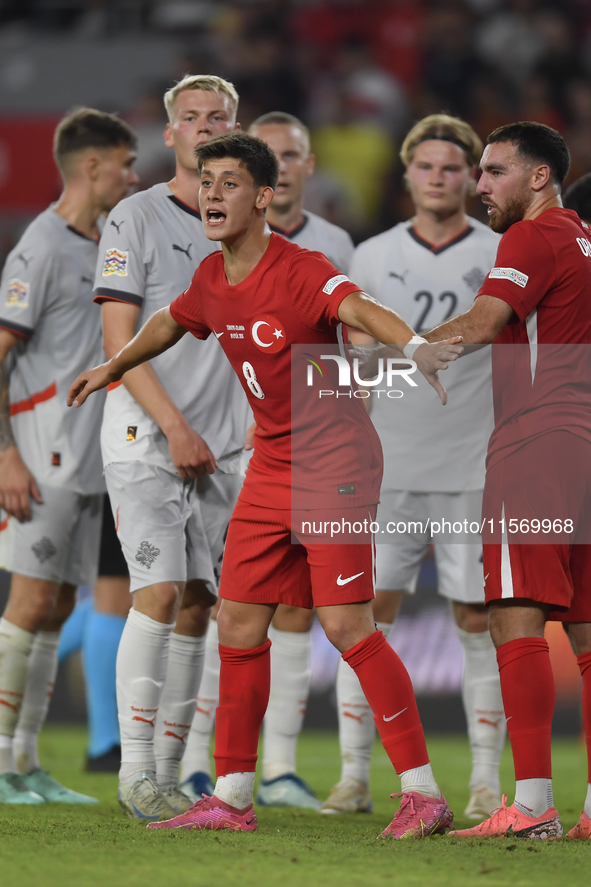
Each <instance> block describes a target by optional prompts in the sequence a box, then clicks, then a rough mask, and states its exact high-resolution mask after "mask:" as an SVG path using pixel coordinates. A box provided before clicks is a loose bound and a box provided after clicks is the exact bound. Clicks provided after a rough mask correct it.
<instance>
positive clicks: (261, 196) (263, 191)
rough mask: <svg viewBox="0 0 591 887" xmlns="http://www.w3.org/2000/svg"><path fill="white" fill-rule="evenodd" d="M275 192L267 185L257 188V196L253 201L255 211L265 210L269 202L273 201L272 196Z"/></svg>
mask: <svg viewBox="0 0 591 887" xmlns="http://www.w3.org/2000/svg"><path fill="white" fill-rule="evenodd" d="M274 194H275V192H274V191H273V189H272V188H271V187H270V186H269V185H263V187H262V188H259V190H258V194H257V196H256V200H255V206H256V208H257V209H267V207H268V206H269V204H270V203H271V201H272V200H273V195H274Z"/></svg>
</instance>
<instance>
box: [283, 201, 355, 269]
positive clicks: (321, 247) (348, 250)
mask: <svg viewBox="0 0 591 887" xmlns="http://www.w3.org/2000/svg"><path fill="white" fill-rule="evenodd" d="M269 227H270V228H271V230H272V231H274V232H275V233H276V234H281V236H282V237H285V238H286V239H287V240H291V242H292V243H297V245H298V246H301V247H303V248H304V249H311V250H318V252H321V253H324V255H325V256H326V258H327V259H328V261H329V262H332V264H333V265H334V266H335V268H338V270H339V271H342V272H343V274H348V273H349V266H350V264H351V256H352V255H353V250H354V248H355V247H354V246H353V241H352V240H351V237H350V236H349V234H347V232H346V231H344V230H343V228H339V227H338V226H337V225H333V224H332V222H327V221H326V219H323V218H322V216H317V215H315V214H314V213H310V212H308V211H307V210H304V221H303V222H302V223H301V224H300V225H298V226H297V228H292V230H291V231H284V230H283V228H277V227H274V226H273V225H269Z"/></svg>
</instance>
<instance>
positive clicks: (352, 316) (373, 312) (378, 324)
mask: <svg viewBox="0 0 591 887" xmlns="http://www.w3.org/2000/svg"><path fill="white" fill-rule="evenodd" d="M339 320H341V321H342V322H343V323H346V324H347V326H350V327H353V328H355V329H358V330H361V332H364V333H367V334H368V335H369V336H373V338H374V339H377V340H378V341H379V342H382V343H383V344H384V345H395V346H396V345H397V346H398V347H399V348H402V347H403V346H404V345H407V344H408V343H409V342H410V340H411V339H412V338H413V337H414V336H415V332H414V330H413V329H412V327H410V326H409V325H408V324H407V323H406V321H404V320H403V319H402V318H401V317H400V316H399V315H398V314H396V312H395V311H392V310H391V309H390V308H386V306H385V305H382V304H380V302H377V301H376V300H375V299H373V298H372V297H371V296H368V295H367V293H363V292H357V293H350V294H349V295H348V296H346V297H345V298H344V299H343V301H342V302H341V304H340V306H339ZM432 341H433V340H432ZM461 341H462V340H461V337H460V336H457V335H456V336H453V337H450V338H447V339H443V340H441V339H440V338H439V337H438V339H437V341H436V342H434V341H433V344H431V345H428V344H426V343H424V344H422V345H419V347H418V348H417V349H416V351H414V354H413V360H414V361H415V362H416V364H417V367H418V368H419V370H420V371H421V373H422V374H423V375H424V377H425V378H426V380H427V381H428V382H429V384H430V385H432V386H433V388H434V389H435V390H436V391H437V393H438V395H439V398H440V400H441V403H442V404H446V403H447V392H446V391H445V388H444V387H443V385H442V384H441V382H440V381H439V375H438V373H439V370H446V369H447V367H448V364H449V363H450V362H451V361H454V360H457V359H458V357H459V356H460V355H461V354H462V352H463V348H462V346H461V345H460V342H461ZM401 353H402V352H401Z"/></svg>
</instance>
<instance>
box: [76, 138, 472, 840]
mask: <svg viewBox="0 0 591 887" xmlns="http://www.w3.org/2000/svg"><path fill="white" fill-rule="evenodd" d="M196 154H197V157H198V168H199V172H200V176H201V190H200V197H199V200H200V207H201V213H202V217H203V221H204V227H205V231H206V233H207V236H208V237H209V238H210V239H212V240H218V241H221V244H222V251H221V252H220V253H214V254H213V255H212V256H210V257H208V258H207V259H206V260H205V261H204V262H202V264H201V265H200V267H199V269H198V270H197V272H196V274H195V276H194V278H193V282H192V283H191V286H190V287H189V288H188V289H187V290H186V291H185V292H184V293H183V294H182V295H181V296H179V297H178V299H176V300H175V301H174V302H173V303H172V305H171V306H170V308H164V309H162V310H161V311H159V312H157V313H156V314H155V315H154V316H153V317H152V318H151V319H150V320H149V321H148V323H147V324H146V325H145V326H144V327H143V328H142V330H140V332H139V333H138V335H137V336H136V337H135V338H134V339H133V340H132V341H131V342H130V343H129V344H128V345H126V347H125V348H123V350H122V351H121V352H120V353H119V354H118V355H116V356H114V357H113V358H112V359H111V360H110V361H108V362H107V363H106V364H103V365H102V366H99V367H96V368H95V369H94V370H90V371H88V372H85V373H82V374H81V375H80V376H79V377H78V379H77V380H76V381H75V382H74V384H73V385H72V387H71V389H70V393H69V397H68V403H69V404H74V405H81V404H82V403H83V402H84V401H85V400H86V398H87V396H88V394H89V393H91V392H92V391H95V390H97V389H98V388H103V387H104V386H105V385H108V384H109V383H112V382H116V381H117V380H118V379H119V378H120V377H121V376H122V375H123V373H125V372H126V371H128V370H129V369H131V368H132V367H134V366H137V365H138V364H140V363H142V362H143V361H145V360H148V359H150V358H151V357H153V356H155V355H157V354H161V353H162V352H164V351H165V350H166V349H168V348H170V347H171V346H173V345H174V344H175V343H176V342H178V341H180V340H181V339H182V338H183V336H184V335H185V333H186V332H187V331H188V330H190V331H191V332H192V333H193V335H195V336H197V337H198V338H207V337H208V336H210V335H211V333H212V332H213V333H214V334H215V335H216V336H217V337H218V340H219V341H220V344H221V345H222V347H223V348H224V351H225V352H226V355H227V357H228V359H229V360H230V362H231V364H232V366H233V367H234V370H235V371H236V374H237V376H238V378H239V379H240V381H241V383H242V385H243V387H244V390H245V392H246V395H247V397H248V399H249V402H250V405H251V407H252V409H253V412H254V416H255V420H256V423H257V431H256V437H255V450H254V456H253V459H252V461H251V464H250V469H249V471H248V474H247V478H246V481H245V484H244V486H243V488H242V492H241V494H240V497H239V500H238V504H237V506H236V509H235V511H234V514H233V516H232V519H231V521H230V527H229V529H228V537H227V544H226V554H225V558H224V563H223V567H222V577H221V586H220V595H221V597H222V606H221V609H220V612H219V616H218V628H219V637H220V658H221V672H220V704H219V707H218V711H217V719H216V750H215V758H216V768H217V782H216V786H215V793H214V796H213V797H212V798H204V799H203V800H201V801H198V802H197V803H196V804H195V805H194V806H193V807H192V808H191V809H190V810H189V811H188V812H187V813H185V814H181V815H180V816H177V817H175V818H174V819H172V820H170V821H169V822H166V823H150V826H149V827H154V828H160V827H165V828H177V827H186V828H219V829H222V828H229V829H234V830H246V831H254V830H255V829H256V827H257V825H256V816H255V814H254V810H253V790H254V776H255V766H256V759H257V745H258V739H259V733H260V728H261V724H262V721H263V716H264V713H265V709H266V706H267V701H268V697H269V682H270V653H269V648H270V642H269V640H268V639H267V629H268V627H269V623H270V621H271V618H272V616H273V613H274V611H275V608H276V606H277V604H278V603H279V602H285V603H289V604H296V605H299V606H304V607H311V606H313V605H315V606H316V607H317V612H318V615H319V619H320V621H321V623H322V625H323V627H324V630H325V631H326V634H327V636H328V638H329V639H330V640H331V641H332V643H333V644H335V646H336V647H337V648H338V649H339V650H340V652H341V653H342V654H343V656H344V657H345V658H346V660H347V661H348V662H349V664H350V665H351V667H352V668H354V669H355V671H356V673H357V675H358V677H359V679H360V681H361V684H362V686H363V689H364V691H365V694H366V696H367V698H368V700H369V702H370V705H371V706H372V709H373V711H374V714H375V717H376V723H377V724H378V729H379V731H380V735H381V737H382V740H383V742H384V746H385V748H386V750H387V752H388V754H389V756H390V759H391V760H392V763H393V765H394V767H395V769H396V771H397V772H398V773H399V774H400V775H401V781H402V797H403V800H402V803H401V806H400V809H399V811H398V812H397V814H396V816H395V817H394V820H393V822H392V823H391V825H390V826H388V828H387V829H386V830H385V832H384V835H386V836H391V837H393V838H402V837H408V836H411V835H416V836H426V835H430V834H433V833H435V832H442V831H445V829H446V828H447V827H448V826H449V825H450V824H451V821H452V815H451V812H450V810H449V807H448V806H447V803H446V801H445V799H444V798H443V797H442V795H441V792H440V790H439V787H438V786H437V783H436V782H435V779H434V777H433V773H432V770H431V765H430V763H429V756H428V753H427V749H426V745H425V740H424V735H423V730H422V726H421V722H420V718H419V714H418V710H417V707H416V701H415V698H414V693H413V690H412V685H411V683H410V679H409V677H408V674H407V672H406V669H405V668H404V666H403V664H402V662H401V661H400V659H399V658H398V656H397V655H396V653H395V652H394V650H392V648H391V647H390V646H389V645H388V644H387V642H386V639H385V638H384V636H383V634H382V633H381V632H380V631H376V630H375V626H374V623H373V616H372V612H371V600H372V598H373V596H374V582H373V545H372V544H371V529H368V526H369V528H371V525H372V522H373V521H374V519H375V506H376V503H377V501H378V496H379V483H380V478H381V449H380V445H379V440H378V438H377V435H376V434H375V432H374V431H373V427H372V426H371V422H370V420H369V418H368V416H367V412H366V411H365V409H364V408H363V405H362V404H361V403H359V401H358V399H357V398H355V397H353V396H351V395H352V393H353V392H352V390H351V389H349V391H348V397H344V398H343V399H342V401H340V400H339V402H338V409H336V410H334V409H333V410H327V409H326V407H325V404H324V402H323V401H322V400H320V399H316V401H313V400H311V401H310V404H308V406H309V408H310V410H312V411H313V412H312V413H308V414H307V418H305V419H304V420H303V422H302V423H301V424H302V425H303V426H304V433H305V432H308V433H309V442H310V447H311V449H310V450H309V451H308V452H307V453H306V454H305V455H306V459H305V462H306V465H307V466H311V469H310V473H309V474H306V472H304V473H303V475H302V476H301V477H299V482H300V487H301V488H300V487H298V488H297V490H296V487H295V486H294V487H293V490H292V474H293V471H292V467H293V466H292V461H293V453H292V437H293V434H292V431H293V430H294V429H292V370H291V350H292V348H290V347H289V346H292V347H293V346H295V345H298V344H302V345H307V346H308V345H311V346H312V347H313V346H314V345H316V346H321V347H322V348H323V349H324V348H327V349H329V348H330V347H331V346H333V347H334V346H337V345H338V342H339V335H340V334H341V332H340V325H341V323H345V324H347V325H349V326H351V327H355V328H359V329H361V330H363V331H364V332H366V333H369V334H370V335H373V336H375V337H376V338H380V339H382V340H383V339H385V340H386V342H387V343H399V345H400V348H403V349H404V357H405V358H407V359H412V358H413V357H414V358H415V360H416V363H417V365H418V367H419V369H420V370H421V372H423V373H424V374H425V375H426V376H427V378H428V379H429V381H430V382H431V384H432V385H433V386H434V387H435V388H436V390H437V391H438V392H439V394H440V397H441V399H442V401H443V402H444V403H445V400H446V395H445V391H444V389H443V387H442V386H441V383H440V381H439V379H438V375H437V371H438V370H439V369H444V368H445V367H446V366H447V363H448V362H449V361H451V360H455V359H456V358H457V356H458V355H459V354H460V353H461V351H462V348H461V346H460V345H459V344H458V341H459V340H457V339H455V340H454V341H453V342H440V343H437V344H434V345H432V346H429V347H427V346H426V344H425V343H420V344H419V345H418V347H417V348H415V345H416V344H417V343H416V341H415V336H414V335H413V331H412V329H411V328H410V327H409V326H408V325H407V324H406V323H404V321H402V320H401V319H400V318H399V317H398V315H396V314H395V313H394V312H393V311H390V310H389V309H387V308H384V307H383V306H381V305H379V303H377V302H375V301H374V300H373V299H372V298H371V297H369V296H367V295H366V294H364V293H362V292H360V290H359V287H358V286H356V285H355V284H354V283H352V282H351V281H349V280H348V278H347V277H346V276H345V275H343V274H339V273H337V270H336V269H335V268H334V266H333V265H331V264H330V262H328V260H327V259H326V258H325V257H324V256H322V255H321V254H319V253H313V252H308V251H307V250H302V249H301V248H300V247H297V246H295V245H294V244H290V243H289V242H288V241H286V240H285V239H284V238H282V237H280V236H278V235H276V234H273V233H271V232H270V231H269V229H268V228H267V227H266V225H265V209H266V207H267V206H268V205H269V203H270V202H271V200H272V197H273V188H274V187H275V185H276V182H277V176H278V167H277V160H276V158H275V155H274V153H273V152H272V151H271V150H270V148H269V147H268V146H267V145H266V144H265V143H264V142H262V141H261V140H259V139H257V138H254V137H252V136H249V135H246V134H243V133H232V134H228V135H225V136H221V137H220V138H218V139H214V140H213V141H211V142H210V143H209V144H208V145H203V146H200V147H199V148H198V149H197V151H196ZM341 340H342V336H341ZM342 359H343V360H345V358H344V357H343V358H342ZM328 362H331V363H332V361H328ZM336 363H337V364H339V380H340V374H341V369H342V366H341V365H340V363H339V361H336ZM186 371H187V372H190V371H191V368H190V367H187V368H186ZM345 393H346V392H345ZM314 403H315V406H314ZM341 403H342V405H343V409H342V410H341V408H340V406H341ZM296 421H297V420H296ZM343 440H344V441H345V444H344V445H341V446H339V444H342V443H343ZM335 441H336V442H337V443H336V445H335ZM201 466H202V470H204V471H207V472H212V471H214V469H215V459H214V457H213V454H212V453H211V451H210V449H209V447H208V446H207V445H206V444H205V442H204V443H203V446H202V451H201ZM316 466H321V470H320V471H318V470H317V469H316V470H315V467H316ZM292 493H293V495H292ZM341 494H344V495H341ZM294 507H295V510H294ZM310 509H312V511H310ZM329 513H332V514H333V515H335V516H337V515H338V516H339V517H342V516H346V517H347V519H348V520H349V522H351V521H352V522H353V524H352V526H353V528H354V527H355V526H357V525H358V524H359V526H360V527H363V530H360V531H359V534H358V536H356V537H355V536H354V534H355V530H353V536H354V538H355V539H356V542H355V544H340V543H339V544H326V542H325V541H324V539H325V537H324V536H322V535H320V536H317V535H315V531H314V530H313V529H311V524H310V517H311V516H313V515H314V514H317V515H319V516H320V517H321V518H322V517H323V516H324V517H326V515H327V514H329ZM303 517H306V520H303V519H302V518H303ZM343 520H344V517H343ZM325 523H326V522H325ZM307 525H308V526H307ZM350 525H351V524H350ZM306 526H307V529H306ZM292 533H293V536H294V537H295V539H296V540H297V544H292Z"/></svg>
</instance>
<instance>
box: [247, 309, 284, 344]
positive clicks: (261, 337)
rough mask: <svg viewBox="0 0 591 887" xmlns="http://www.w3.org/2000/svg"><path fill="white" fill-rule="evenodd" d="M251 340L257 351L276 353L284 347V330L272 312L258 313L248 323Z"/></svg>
mask: <svg viewBox="0 0 591 887" xmlns="http://www.w3.org/2000/svg"><path fill="white" fill-rule="evenodd" d="M250 335H251V336H252V341H253V342H254V344H255V345H256V346H257V348H258V349H259V351H266V352H267V354H276V353H277V351H281V349H282V348H284V347H285V343H286V339H285V330H284V328H283V324H282V323H280V322H279V321H278V320H277V318H276V317H273V315H272V314H259V315H258V317H255V319H254V320H253V322H252V323H251V325H250Z"/></svg>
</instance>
